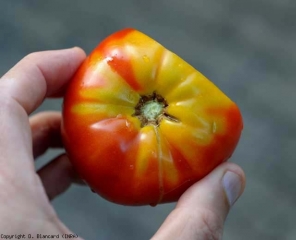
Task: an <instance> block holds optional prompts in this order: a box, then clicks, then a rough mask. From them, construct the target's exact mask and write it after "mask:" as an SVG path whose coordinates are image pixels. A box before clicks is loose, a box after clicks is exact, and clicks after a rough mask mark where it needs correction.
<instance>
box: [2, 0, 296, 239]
mask: <svg viewBox="0 0 296 240" xmlns="http://www.w3.org/2000/svg"><path fill="white" fill-rule="evenodd" d="M295 12H296V4H295V1H294V0H241V1H235V0H182V1H181V0H170V1H165V0H158V1H156V0H151V1H140V0H125V1H122V0H109V1H104V0H101V1H98V0H97V1H95V0H89V1H77V0H71V1H70V0H68V1H58V0H51V1H37V0H35V1H34V0H31V1H18V0H15V1H12V0H0V75H2V74H3V73H4V72H5V71H6V70H8V69H9V68H10V67H11V66H12V65H13V64H14V63H15V62H17V61H18V60H19V59H20V58H22V57H23V56H24V55H26V54H28V53H30V52H33V51H39V50H45V49H60V48H67V47H72V46H76V45H78V46H81V47H82V48H84V49H85V50H86V51H87V52H90V50H91V49H92V48H94V47H95V46H96V45H97V43H98V42H99V41H101V40H102V39H103V38H104V37H106V36H107V35H108V34H110V33H112V32H114V31H116V30H119V29H121V28H124V27H130V26H131V27H134V28H137V29H139V30H141V31H143V32H145V33H147V34H148V35H150V36H152V37H153V38H155V39H157V40H158V41H160V42H161V43H162V44H163V45H165V46H166V47H168V48H169V49H171V50H173V51H174V52H176V53H177V54H179V55H180V56H181V57H183V58H184V59H185V60H187V61H188V62H190V63H191V64H192V65H193V66H195V67H196V68H197V69H199V70H200V71H201V72H203V73H204V74H205V75H206V76H207V77H209V78H210V79H211V80H212V81H213V82H214V83H215V84H216V85H218V86H219V87H220V88H221V89H222V90H223V91H224V92H225V93H226V94H228V95H229V96H230V97H231V98H232V99H233V100H234V101H236V102H237V103H238V105H239V106H240V108H241V110H242V113H243V116H244V123H245V128H244V132H243V136H242V138H241V141H240V144H239V146H238V148H237V150H236V152H235V154H234V155H233V157H232V159H231V160H232V161H233V162H236V163H237V164H239V165H240V166H242V167H243V169H244V170H245V172H246V175H247V188H246V191H245V193H244V195H243V197H242V198H241V199H240V200H239V202H237V204H236V205H235V207H234V208H233V210H232V211H231V213H230V215H229V217H228V220H227V223H226V228H225V233H224V239H229V240H250V239H261V240H273V239H280V240H282V239H285V240H292V239H296V188H295V183H296V174H295V166H296V157H295V153H296V110H295V103H296V94H295V91H296V81H295V79H294V78H295V75H296V70H295V69H296V26H295V25H296V16H295ZM49 109H56V110H60V109H61V102H60V101H59V100H50V101H46V102H45V103H44V105H43V106H42V107H41V108H40V109H39V110H49ZM57 153H58V152H57V151H49V152H48V154H46V156H44V157H43V158H42V159H40V160H41V161H40V162H39V165H40V164H41V163H44V162H45V161H46V160H47V159H50V158H52V157H53V156H54V155H56V154H57ZM53 204H54V206H55V208H56V210H57V212H58V214H59V216H60V218H61V219H62V220H63V221H64V222H65V223H66V224H67V225H68V226H69V228H71V229H72V230H73V231H74V232H76V233H77V234H79V235H81V236H83V237H84V238H85V239H111V240H116V239H128V240H130V239H148V238H149V237H150V236H152V234H153V233H154V232H155V231H156V229H157V228H158V226H159V225H160V224H161V222H162V221H163V220H164V218H165V217H166V216H167V214H168V213H169V212H170V211H171V209H172V208H173V207H174V204H168V205H160V206H158V207H156V208H152V207H139V208H133V207H123V206H118V205H115V204H112V203H108V202H106V201H105V200H102V199H101V198H100V197H97V196H95V195H94V194H93V193H91V191H90V190H89V189H87V188H82V187H72V188H71V189H70V190H69V191H68V192H67V193H66V194H64V195H62V196H61V197H59V198H58V199H56V200H55V201H54V202H53Z"/></svg>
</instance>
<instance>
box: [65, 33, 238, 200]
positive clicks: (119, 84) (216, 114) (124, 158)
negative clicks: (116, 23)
mask: <svg viewBox="0 0 296 240" xmlns="http://www.w3.org/2000/svg"><path fill="white" fill-rule="evenodd" d="M242 127H243V123H242V117H241V114H240V111H239V109H238V107H237V106H236V104H235V103H233V102H232V101H231V100H230V99H229V98H228V97H227V96H225V95H224V94H223V93H222V92H221V91H220V90H219V89H218V88H217V87H216V86H215V85H214V84H213V83H212V82H211V81H209V80H208V79H207V78H206V77H205V76H203V75H202V74H201V73H200V72H198V71H197V70H195V69H194V68H193V67H192V66H190V65H189V64H188V63H186V62H185V61H184V60H182V59H181V58H180V57H178V56H177V55H175V54H174V53H172V52H170V51H169V50H167V49H165V48H164V47H163V46H162V45H160V44H159V43H157V42H156V41H154V40H153V39H151V38H150V37H148V36H146V35H145V34H143V33H141V32H139V31H137V30H134V29H125V30H122V31H119V32H117V33H114V34H113V35H111V36H109V37H108V38H107V39H105V40H104V41H103V42H102V43H100V44H99V45H98V46H97V48H96V49H95V50H94V51H93V52H92V53H91V54H90V55H89V57H88V58H87V59H86V60H85V61H84V63H83V64H82V66H81V67H80V69H79V70H78V72H77V73H76V75H75V76H74V78H73V80H72V81H71V83H70V84H69V87H68V89H67V93H66V95H65V98H64V106H63V123H62V134H63V138H64V144H65V148H66V151H67V153H68V155H69V158H70V160H71V162H72V163H73V165H74V167H75V168H76V170H77V172H78V173H79V174H80V175H81V177H82V179H84V180H85V181H86V183H88V184H89V186H90V187H91V188H92V190H93V191H94V192H96V193H98V194H99V195H101V196H102V197H104V198H106V199H107V200H109V201H112V202H115V203H119V204H124V205H146V204H150V205H156V204H158V203H165V202H172V201H176V200H177V199H178V198H179V197H180V195H181V194H182V193H183V192H184V191H185V190H186V189H187V188H188V187H189V186H190V185H192V184H193V183H194V182H196V181H198V180H200V179H201V178H203V177H204V176H205V175H207V174H208V173H209V172H210V171H211V170H213V169H214V168H215V167H216V166H217V165H219V164H220V163H222V162H224V161H226V160H227V159H228V158H229V157H230V156H231V154H232V153H233V151H234V149H235V147H236V145H237V143H238V140H239V138H240V134H241V131H242Z"/></svg>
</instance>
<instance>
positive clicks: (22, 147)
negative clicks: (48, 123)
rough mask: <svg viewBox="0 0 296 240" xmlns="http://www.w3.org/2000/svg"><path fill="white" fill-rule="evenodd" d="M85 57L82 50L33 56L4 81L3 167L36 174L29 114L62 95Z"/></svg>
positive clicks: (0, 104) (0, 102)
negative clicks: (51, 98) (50, 99)
mask: <svg viewBox="0 0 296 240" xmlns="http://www.w3.org/2000/svg"><path fill="white" fill-rule="evenodd" d="M84 58H85V53H84V52H83V51H82V50H81V49H79V48H72V49H66V50H59V51H46V52H38V53H33V54H30V55H28V56H27V57H25V58H24V59H23V60H21V61H20V62H19V63H17V64H16V65H15V66H14V67H13V68H12V69H11V70H10V71H9V72H8V73H7V74H5V75H4V76H3V77H2V78H1V79H0V132H1V134H0V153H1V154H0V165H1V166H5V171H6V172H11V174H12V175H13V174H15V172H16V171H19V169H20V168H19V166H22V170H23V171H31V172H32V173H33V172H35V169H34V164H33V162H32V158H33V155H32V140H31V130H30V124H29V120H28V114H30V113H31V112H32V111H34V110H35V109H36V108H37V107H38V106H39V105H40V104H41V102H42V101H43V100H44V98H45V97H47V96H51V95H54V94H55V93H59V92H60V91H61V89H62V88H63V87H64V86H65V85H66V84H67V83H68V81H69V80H70V78H71V77H72V75H73V74H74V72H75V71H76V70H77V68H78V66H79V65H80V64H81V62H82V61H83V60H84Z"/></svg>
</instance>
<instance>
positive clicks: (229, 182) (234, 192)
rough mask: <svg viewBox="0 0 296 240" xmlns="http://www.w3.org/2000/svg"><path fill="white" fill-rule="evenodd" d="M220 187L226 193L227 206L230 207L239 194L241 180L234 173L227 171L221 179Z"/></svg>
mask: <svg viewBox="0 0 296 240" xmlns="http://www.w3.org/2000/svg"><path fill="white" fill-rule="evenodd" d="M222 185H223V188H224V191H225V193H226V196H227V199H228V202H229V205H230V206H232V205H233V204H234V203H235V201H236V200H237V199H238V197H239V194H240V192H241V188H242V183H241V178H240V176H239V175H237V174H236V173H234V172H231V171H227V172H226V173H225V174H224V176H223V179H222Z"/></svg>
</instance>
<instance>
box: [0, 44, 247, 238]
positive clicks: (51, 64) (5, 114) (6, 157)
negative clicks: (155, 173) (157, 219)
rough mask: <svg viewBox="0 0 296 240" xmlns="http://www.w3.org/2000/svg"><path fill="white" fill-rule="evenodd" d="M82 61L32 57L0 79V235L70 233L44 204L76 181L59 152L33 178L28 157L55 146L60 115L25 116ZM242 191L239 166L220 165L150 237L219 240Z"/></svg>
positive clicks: (71, 53) (66, 56) (55, 54)
mask: <svg viewBox="0 0 296 240" xmlns="http://www.w3.org/2000/svg"><path fill="white" fill-rule="evenodd" d="M84 58H85V53H84V52H83V51H82V50H81V49H79V48H73V49H67V50H60V51H46V52H39V53H33V54H30V55H28V56H27V57H25V58H24V59H23V60H22V61H20V62H19V63H18V64H17V65H16V66H14V67H13V68H12V69H11V70H10V71H9V72H8V73H7V74H5V75H4V76H3V77H2V78H1V79H0V132H1V134H0V153H1V154H0V166H1V167H0V169H1V170H0V189H1V192H0V231H1V233H3V234H16V233H19V234H32V235H33V234H35V233H42V234H63V233H71V232H70V230H69V229H67V228H66V227H65V226H64V224H63V223H62V222H61V221H60V220H59V219H58V217H57V214H56V212H55V211H54V209H53V207H52V206H51V204H50V201H49V200H51V199H53V198H54V197H56V196H57V195H59V194H60V193H62V192H63V191H65V190H66V189H67V188H68V187H69V186H70V185H71V183H72V182H73V181H75V180H77V179H76V175H75V172H74V170H73V168H72V166H71V164H70V163H69V161H68V159H67V157H66V156H65V155H61V156H59V157H57V158H56V159H54V160H53V161H51V162H50V163H49V164H48V165H46V166H45V167H43V168H42V169H41V170H39V171H38V173H36V171H35V168H34V158H36V157H38V156H40V155H41V154H43V153H44V152H45V151H46V149H47V148H49V147H62V142H61V136H60V123H61V116H60V114H59V113H56V112H45V113H39V114H37V115H35V116H33V117H31V118H30V119H29V117H28V115H29V114H31V113H32V112H33V111H34V110H35V109H36V108H37V107H38V106H39V105H40V104H41V103H42V101H43V100H44V99H45V98H46V97H51V96H62V94H63V89H64V88H65V86H66V84H67V82H68V81H69V80H70V79H71V76H72V75H73V74H74V72H75V71H76V70H77V68H78V66H79V65H80V64H81V62H82V61H83V60H84ZM223 176H224V177H223ZM244 186H245V177H244V173H243V171H242V170H241V169H240V168H239V167H238V166H236V165H235V164H231V163H224V164H222V165H220V166H219V167H217V168H216V169H215V170H214V171H213V172H212V173H211V174H209V175H208V176H207V177H205V178H204V179H203V180H201V181H200V182H198V183H196V184H194V185H193V186H192V187H190V188H189V189H188V190H187V191H186V192H185V193H184V194H183V196H182V197H181V198H180V200H179V202H178V204H177V206H176V208H175V209H174V210H173V211H172V213H171V214H170V215H169V216H168V218H167V219H166V221H165V222H164V224H163V225H162V227H161V228H160V229H159V231H158V232H157V233H156V235H155V236H154V237H153V239H170V240H171V239H182V240H186V239H220V238H221V236H222V229H223V223H224V220H225V218H226V216H227V214H228V211H229V208H230V206H231V205H232V204H233V203H234V202H235V201H236V199H237V198H238V197H239V196H240V195H241V193H242V192H243V189H244ZM225 189H227V190H225ZM15 213H18V214H15Z"/></svg>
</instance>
